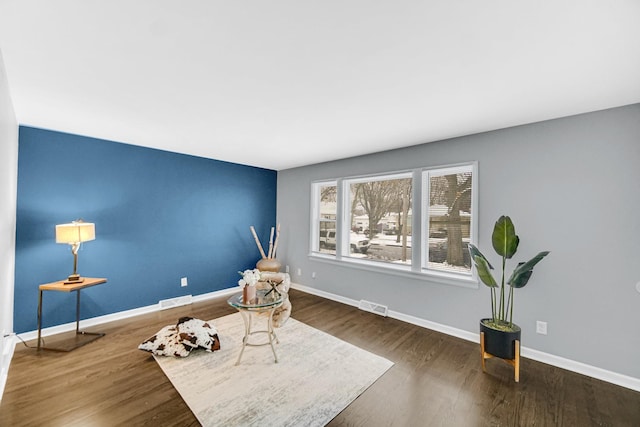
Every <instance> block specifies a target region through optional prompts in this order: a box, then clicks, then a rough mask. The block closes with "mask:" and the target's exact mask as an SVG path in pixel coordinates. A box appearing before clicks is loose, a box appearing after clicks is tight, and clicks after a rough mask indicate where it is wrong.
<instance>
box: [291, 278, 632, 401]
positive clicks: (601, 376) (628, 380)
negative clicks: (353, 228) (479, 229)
mask: <svg viewBox="0 0 640 427" xmlns="http://www.w3.org/2000/svg"><path fill="white" fill-rule="evenodd" d="M291 287H292V288H293V289H297V290H299V291H302V292H305V293H308V294H312V295H317V296H319V297H322V298H326V299H330V300H332V301H337V302H341V303H343V304H347V305H351V306H353V307H358V304H359V301H356V300H354V299H350V298H345V297H343V296H341V295H336V294H332V293H329V292H325V291H321V290H319V289H315V288H311V287H308V286H304V285H300V284H297V283H291ZM388 316H389V317H391V318H393V319H397V320H401V321H403V322H407V323H411V324H413V325H416V326H421V327H423V328H427V329H431V330H434V331H437V332H442V333H443V334H447V335H451V336H454V337H457V338H461V339H463V340H467V341H471V342H475V343H479V342H480V337H479V334H478V333H474V332H469V331H465V330H463V329H458V328H454V327H451V326H447V325H443V324H440V323H436V322H432V321H430V320H425V319H421V318H419V317H415V316H411V315H408V314H404V313H400V312H398V311H393V310H389V313H388ZM521 354H522V357H526V358H527V359H532V360H536V361H538V362H542V363H546V364H547V365H552V366H556V367H558V368H562V369H566V370H568V371H572V372H576V373H578V374H582V375H586V376H588V377H591V378H595V379H598V380H601V381H606V382H608V383H612V384H616V385H619V386H621V387H625V388H629V389H631V390H635V391H640V379H639V378H634V377H630V376H628V375H623V374H619V373H617V372H612V371H608V370H606V369H602V368H598V367H596V366H591V365H587V364H585V363H582V362H577V361H575V360H571V359H565V358H564V357H560V356H556V355H553V354H549V353H545V352H542V351H539V350H536V349H533V348H529V347H524V346H522V347H521Z"/></svg>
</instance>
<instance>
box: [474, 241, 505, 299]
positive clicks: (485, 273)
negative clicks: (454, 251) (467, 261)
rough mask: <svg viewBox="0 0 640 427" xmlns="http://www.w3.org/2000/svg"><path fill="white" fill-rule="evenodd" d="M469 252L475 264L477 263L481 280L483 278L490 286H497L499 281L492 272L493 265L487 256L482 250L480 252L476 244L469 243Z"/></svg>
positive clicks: (483, 281)
mask: <svg viewBox="0 0 640 427" xmlns="http://www.w3.org/2000/svg"><path fill="white" fill-rule="evenodd" d="M469 254H470V255H471V259H472V260H473V265H475V267H476V271H477V272H478V277H479V278H480V280H482V283H484V284H485V285H487V286H489V287H490V288H495V287H497V286H498V283H497V282H496V280H495V279H494V278H493V275H492V274H491V270H493V267H492V266H491V264H489V261H487V258H485V256H484V255H482V252H480V251H479V250H478V248H477V247H475V246H474V245H472V244H469Z"/></svg>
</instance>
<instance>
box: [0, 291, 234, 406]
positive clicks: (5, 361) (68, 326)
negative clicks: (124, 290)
mask: <svg viewBox="0 0 640 427" xmlns="http://www.w3.org/2000/svg"><path fill="white" fill-rule="evenodd" d="M238 291H239V288H235V287H234V288H230V289H222V290H219V291H214V292H209V293H206V294H201V295H196V296H194V297H193V298H192V302H198V301H205V300H208V299H213V298H219V297H223V296H226V295H231V294H234V293H236V292H238ZM159 310H161V308H160V304H159V303H158V304H152V305H148V306H146V307H139V308H134V309H132V310H125V311H120V312H118V313H112V314H106V315H104V316H98V317H92V318H90V319H85V320H81V321H80V328H81V329H85V328H88V327H92V326H96V325H101V324H103V323H108V322H113V321H114V320H121V319H127V318H130V317H134V316H139V315H141V314H146V313H153V312H155V311H159ZM75 329H76V322H71V323H65V324H62V325H56V326H51V327H49V328H44V329H42V331H41V336H43V337H47V336H50V335H55V334H60V333H63V332H69V331H74V330H75ZM20 338H21V339H23V340H24V341H29V340H35V339H37V338H38V331H37V330H36V331H29V332H24V333H22V334H20ZM18 343H20V341H19V339H18V338H17V337H16V334H11V335H9V336H8V337H6V338H4V339H3V340H2V346H0V347H3V348H0V351H2V353H0V357H1V358H0V363H1V365H0V400H2V395H3V393H4V386H5V384H6V382H7V375H8V374H9V365H10V363H11V358H12V357H13V352H14V350H15V346H16V345H17V344H18ZM5 366H6V367H5Z"/></svg>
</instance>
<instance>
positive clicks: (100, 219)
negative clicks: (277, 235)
mask: <svg viewBox="0 0 640 427" xmlns="http://www.w3.org/2000/svg"><path fill="white" fill-rule="evenodd" d="M276 181H277V172H276V171H273V170H267V169H261V168H256V167H251V166H246V165H240V164H234V163H228V162H223V161H218V160H211V159H205V158H200V157H194V156H188V155H183V154H177V153H171V152H167V151H161V150H155V149H149V148H143V147H138V146H133V145H128V144H122V143H116V142H111V141H105V140H100V139H95V138H88V137H83V136H77V135H70V134H65V133H60V132H54V131H49V130H42V129H36V128H31V127H24V126H21V127H20V135H19V152H18V201H17V223H16V265H15V310H14V330H15V331H16V332H18V333H20V332H25V331H32V330H35V329H36V328H37V306H38V285H39V284H42V283H48V282H53V281H56V280H61V279H64V278H66V276H68V275H69V274H71V272H72V269H73V256H72V254H71V250H70V247H69V246H68V245H63V244H57V243H56V242H55V225H56V224H61V223H66V222H70V221H72V220H75V219H78V218H82V219H84V220H85V221H87V222H93V223H95V225H96V240H93V241H90V242H86V243H84V244H83V245H82V247H81V249H80V251H79V254H78V273H80V274H81V275H82V276H86V277H106V278H107V279H108V282H107V283H106V284H103V285H99V286H95V287H92V288H87V289H85V290H83V291H82V298H81V302H82V304H81V317H82V318H83V319H85V318H91V317H96V316H101V315H105V314H109V313H115V312H119V311H123V310H129V309H133V308H137V307H143V306H147V305H151V304H155V303H157V302H158V301H159V300H162V299H167V298H173V297H177V296H181V295H187V294H192V295H198V294H204V293H208V292H212V291H216V290H220V289H225V288H230V287H233V286H237V281H238V279H240V276H239V275H238V270H243V269H245V268H253V267H254V266H255V263H256V261H257V260H258V259H259V258H260V254H259V252H258V249H257V248H256V245H255V243H254V240H253V237H252V236H251V232H250V230H249V227H250V226H251V225H253V226H255V228H256V231H257V232H258V235H259V237H260V239H261V240H262V242H268V239H269V233H270V229H271V227H272V226H274V225H275V220H276V183H277V182H276ZM181 277H187V278H188V282H189V285H188V286H187V287H180V278H181ZM43 307H44V310H43V327H48V326H53V325H58V324H63V323H67V322H73V321H74V320H75V294H73V293H71V294H67V293H62V292H45V293H44V304H43Z"/></svg>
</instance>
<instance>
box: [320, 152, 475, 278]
mask: <svg viewBox="0 0 640 427" xmlns="http://www.w3.org/2000/svg"><path fill="white" fill-rule="evenodd" d="M469 168H471V171H472V174H473V180H472V186H471V191H472V196H471V224H470V240H471V243H473V244H477V241H478V236H477V229H478V227H477V224H478V164H477V162H466V163H460V164H454V165H446V166H435V167H423V168H415V169H411V170H404V171H392V172H387V173H378V174H370V175H359V176H352V177H344V178H338V179H333V180H323V181H314V182H312V183H311V226H310V227H309V228H310V251H309V258H310V259H312V260H314V261H320V262H329V263H336V264H339V265H341V266H349V267H353V268H358V269H364V270H369V271H376V272H379V273H384V274H391V275H396V276H404V277H409V278H412V279H418V280H426V281H433V282H437V283H442V284H447V285H455V286H462V287H468V288H477V287H478V278H477V274H476V272H475V269H474V268H471V273H470V274H467V273H464V274H462V273H453V272H446V271H441V270H434V269H430V268H428V266H427V265H426V260H427V259H428V258H427V256H428V254H427V252H424V254H423V248H426V251H428V248H429V240H428V233H423V230H428V221H429V211H428V202H427V203H426V204H425V203H424V200H427V201H428V200H429V178H428V177H429V176H430V175H431V174H434V173H437V174H438V175H443V174H448V173H456V172H455V171H459V170H464V171H467V170H469ZM443 171H446V172H447V173H442V172H443ZM449 171H454V172H449ZM408 177H411V178H412V180H413V181H412V188H413V192H412V203H411V209H412V222H411V225H412V239H411V242H412V243H411V254H412V255H411V265H402V264H397V263H389V262H384V261H376V260H368V259H362V258H356V257H352V256H350V248H349V243H350V242H349V233H350V224H351V218H350V214H351V212H350V208H349V206H350V202H351V201H350V185H351V184H356V183H359V182H367V181H377V180H393V179H403V178H408ZM328 185H335V186H336V191H337V198H336V253H335V255H333V254H327V253H321V252H320V251H319V227H320V206H319V202H320V194H319V191H320V187H323V186H328ZM425 197H426V199H425ZM343 207H347V208H343ZM423 208H426V209H424V212H423Z"/></svg>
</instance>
